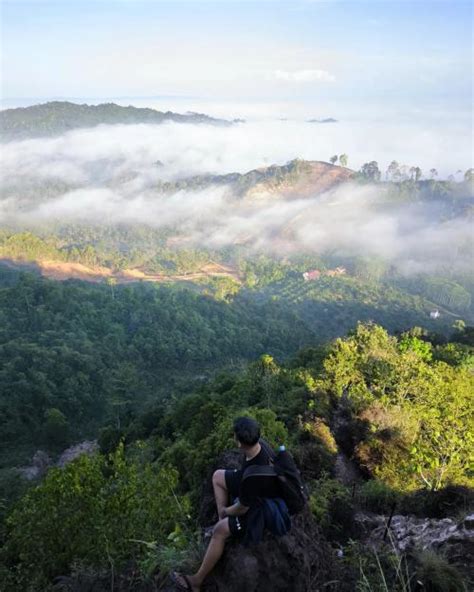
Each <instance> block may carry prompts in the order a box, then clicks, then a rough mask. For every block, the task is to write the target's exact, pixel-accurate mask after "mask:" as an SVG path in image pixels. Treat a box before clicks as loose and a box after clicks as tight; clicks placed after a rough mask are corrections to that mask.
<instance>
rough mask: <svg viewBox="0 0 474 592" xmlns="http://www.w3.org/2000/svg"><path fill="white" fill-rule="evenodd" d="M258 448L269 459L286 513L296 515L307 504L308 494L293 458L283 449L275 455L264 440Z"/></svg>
mask: <svg viewBox="0 0 474 592" xmlns="http://www.w3.org/2000/svg"><path fill="white" fill-rule="evenodd" d="M260 446H261V447H262V448H263V449H264V450H265V452H266V453H267V454H268V456H269V457H270V466H271V467H273V469H274V471H275V474H276V476H277V478H278V481H279V485H280V492H281V497H282V498H283V499H284V500H285V503H286V505H287V507H288V511H289V512H290V514H298V513H299V512H301V511H302V510H303V508H304V507H305V506H306V504H307V503H308V500H309V494H308V489H307V488H306V485H305V484H304V481H303V478H302V477H301V473H300V471H299V470H298V467H297V466H296V463H295V460H294V458H293V457H292V455H291V454H290V453H289V452H288V451H287V450H285V449H283V450H279V451H278V452H277V453H275V452H274V451H273V450H272V448H271V447H270V445H269V444H268V443H267V442H265V440H260Z"/></svg>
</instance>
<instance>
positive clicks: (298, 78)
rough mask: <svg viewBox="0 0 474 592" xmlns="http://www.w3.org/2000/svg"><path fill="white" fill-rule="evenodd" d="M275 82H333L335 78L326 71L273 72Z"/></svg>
mask: <svg viewBox="0 0 474 592" xmlns="http://www.w3.org/2000/svg"><path fill="white" fill-rule="evenodd" d="M273 74H274V77H275V78H276V79H277V80H287V81H289V82H316V81H321V82H334V81H335V80H336V77H335V76H334V75H333V74H330V73H329V72H328V71H327V70H320V69H316V70H295V71H293V72H289V71H287V70H275V72H274V73H273Z"/></svg>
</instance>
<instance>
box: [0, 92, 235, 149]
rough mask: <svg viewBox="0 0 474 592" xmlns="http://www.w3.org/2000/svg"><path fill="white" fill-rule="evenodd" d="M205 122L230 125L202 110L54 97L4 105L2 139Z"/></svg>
mask: <svg viewBox="0 0 474 592" xmlns="http://www.w3.org/2000/svg"><path fill="white" fill-rule="evenodd" d="M167 121H173V122H177V123H193V124H199V123H206V124H208V125H230V122H228V121H224V120H222V119H214V118H212V117H209V116H207V115H203V114H201V113H187V114H185V115H181V114H179V113H171V111H167V112H166V113H163V112H161V111H156V110H155V109H141V108H137V107H132V106H131V105H130V106H128V107H121V106H120V105H116V104H114V103H104V104H102V105H85V104H84V105H78V104H76V103H70V102H67V101H51V102H49V103H44V104H43V105H33V106H32V107H20V108H16V109H5V110H3V111H1V112H0V139H1V140H2V141H6V140H7V141H8V140H10V141H11V140H23V139H26V138H36V137H44V136H58V135H60V134H63V133H65V132H68V131H70V130H73V129H80V128H91V127H95V126H97V125H104V124H106V125H113V124H137V123H152V124H161V123H165V122H167Z"/></svg>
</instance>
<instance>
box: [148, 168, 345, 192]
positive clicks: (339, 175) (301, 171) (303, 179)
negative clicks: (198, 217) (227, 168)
mask: <svg viewBox="0 0 474 592" xmlns="http://www.w3.org/2000/svg"><path fill="white" fill-rule="evenodd" d="M355 174H356V173H355V172H354V171H352V170H351V169H348V168H345V167H340V166H334V165H331V164H329V163H327V162H320V161H309V160H300V159H294V160H291V161H290V162H288V163H286V164H284V165H271V166H268V167H262V168H258V169H254V170H252V171H249V172H247V173H243V174H241V173H229V174H227V175H197V176H193V177H188V178H185V179H179V180H177V181H172V182H163V183H161V184H159V185H158V187H157V189H158V190H159V191H161V192H162V193H172V192H175V191H179V190H184V189H186V190H190V189H191V190H202V189H206V188H207V187H209V186H211V185H226V186H228V187H229V188H230V190H231V191H232V193H233V195H236V196H238V197H239V198H241V199H243V198H246V199H255V200H259V199H266V198H268V197H272V198H273V197H274V196H275V195H278V196H279V197H281V198H282V199H292V198H306V197H311V196H314V195H318V194H320V193H323V192H324V191H327V190H329V189H332V188H333V187H335V186H336V185H339V184H341V183H344V182H347V181H350V180H351V179H352V178H354V176H355Z"/></svg>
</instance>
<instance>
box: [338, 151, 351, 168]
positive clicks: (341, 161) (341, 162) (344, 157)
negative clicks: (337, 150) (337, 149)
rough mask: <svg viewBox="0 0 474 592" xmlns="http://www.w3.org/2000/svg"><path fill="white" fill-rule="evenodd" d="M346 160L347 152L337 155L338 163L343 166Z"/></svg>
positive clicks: (347, 159)
mask: <svg viewBox="0 0 474 592" xmlns="http://www.w3.org/2000/svg"><path fill="white" fill-rule="evenodd" d="M348 161H349V157H348V156H347V154H341V156H340V157H339V163H340V165H341V166H343V167H346V166H347V162H348Z"/></svg>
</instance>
